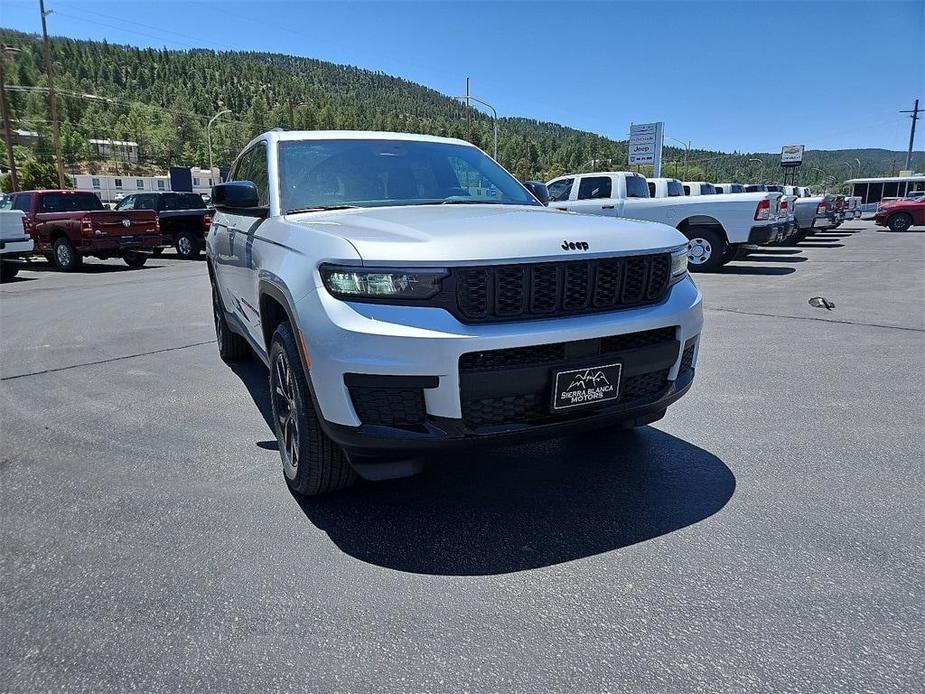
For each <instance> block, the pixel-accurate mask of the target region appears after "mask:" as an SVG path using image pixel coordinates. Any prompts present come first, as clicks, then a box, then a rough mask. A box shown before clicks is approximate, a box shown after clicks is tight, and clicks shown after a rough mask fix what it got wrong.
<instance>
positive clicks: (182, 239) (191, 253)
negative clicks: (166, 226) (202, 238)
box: [174, 231, 202, 260]
mask: <svg viewBox="0 0 925 694" xmlns="http://www.w3.org/2000/svg"><path fill="white" fill-rule="evenodd" d="M174 245H175V246H176V249H177V255H178V256H180V257H181V258H183V260H195V259H196V258H198V257H199V253H200V251H201V250H202V247H201V246H200V244H199V239H197V238H196V237H195V236H193V235H192V234H191V233H190V232H188V231H182V232H180V233H179V234H177V240H176V243H175V244H174Z"/></svg>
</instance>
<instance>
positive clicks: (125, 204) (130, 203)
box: [116, 195, 135, 210]
mask: <svg viewBox="0 0 925 694" xmlns="http://www.w3.org/2000/svg"><path fill="white" fill-rule="evenodd" d="M116 209H117V210H134V209H135V196H134V195H129V196H128V197H127V198H123V199H122V200H120V201H119V204H118V205H116Z"/></svg>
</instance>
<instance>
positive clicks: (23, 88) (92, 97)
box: [5, 84, 251, 125]
mask: <svg viewBox="0 0 925 694" xmlns="http://www.w3.org/2000/svg"><path fill="white" fill-rule="evenodd" d="M5 87H6V89H7V91H11V92H41V93H47V92H48V87H34V86H27V85H24V84H7V85H5ZM55 93H56V94H58V95H60V96H68V97H72V98H75V99H83V100H85V101H93V102H97V103H99V102H102V103H112V104H121V105H123V106H141V107H144V108H152V109H156V110H158V111H165V112H167V113H172V114H174V115H178V116H188V117H190V118H201V119H203V120H205V121H208V120H209V118H211V116H208V115H206V114H203V113H195V112H193V111H178V110H177V109H173V108H167V107H166V106H155V105H154V104H146V103H145V102H143V101H130V100H128V99H120V98H118V97H111V96H102V95H99V94H82V93H81V92H75V91H70V90H67V89H56V90H55ZM36 120H38V119H36ZM48 122H52V121H48ZM226 122H228V123H237V124H238V125H251V124H250V123H249V122H247V121H243V120H235V119H234V118H229V119H228V120H227V121H226Z"/></svg>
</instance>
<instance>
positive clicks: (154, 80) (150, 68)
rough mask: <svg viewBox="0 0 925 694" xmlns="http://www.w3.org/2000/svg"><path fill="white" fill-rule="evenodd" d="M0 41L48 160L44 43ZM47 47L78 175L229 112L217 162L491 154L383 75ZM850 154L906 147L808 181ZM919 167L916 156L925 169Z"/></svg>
mask: <svg viewBox="0 0 925 694" xmlns="http://www.w3.org/2000/svg"><path fill="white" fill-rule="evenodd" d="M0 41H2V42H3V43H5V44H8V45H11V46H14V47H16V48H19V49H20V50H21V52H19V53H14V54H11V55H9V56H8V57H7V59H6V71H7V73H6V83H7V84H8V85H10V87H9V92H8V99H9V101H10V105H11V113H12V118H13V119H14V123H13V126H14V127H15V128H19V129H24V130H31V131H36V132H38V133H39V134H40V140H39V142H38V144H37V145H35V146H34V147H33V148H32V150H31V151H30V150H27V149H26V148H17V156H18V157H22V158H28V157H30V156H35V157H37V158H39V159H47V158H48V157H50V155H51V153H52V152H53V148H52V144H51V135H50V133H51V128H50V120H49V118H50V116H49V111H48V98H47V92H46V91H45V90H44V88H45V87H46V79H45V69H44V62H43V59H42V50H41V40H40V38H39V37H37V36H35V35H31V34H24V33H20V32H14V31H10V30H5V29H0ZM53 52H54V67H55V75H56V88H57V89H58V90H60V93H61V97H60V99H59V108H60V121H61V135H62V145H63V151H64V157H65V160H66V162H67V166H68V168H69V169H71V170H75V171H76V170H77V169H80V168H90V169H91V170H97V169H104V168H112V167H113V164H112V163H107V162H100V161H94V155H93V152H92V150H91V148H90V145H89V143H88V139H90V138H99V139H117V140H132V141H135V142H138V143H139V144H140V154H141V162H140V165H139V167H137V168H139V169H141V170H145V171H153V170H164V169H165V167H167V166H169V165H199V166H206V165H207V163H208V153H207V145H206V123H207V122H208V120H209V118H210V117H211V116H212V115H213V114H215V113H216V112H218V111H219V110H221V109H229V110H230V111H231V114H229V115H226V116H223V117H222V118H221V119H220V120H219V121H218V122H217V124H216V125H214V126H213V128H212V148H213V159H214V162H215V164H216V165H223V164H227V163H229V162H230V161H231V159H232V158H233V157H234V155H235V154H236V153H237V152H238V151H239V149H240V148H241V146H242V145H243V144H244V143H245V142H246V141H247V140H248V139H250V138H251V137H252V136H253V135H255V134H257V133H259V132H261V131H263V130H267V129H269V128H273V127H284V128H299V129H302V128H305V129H312V128H344V129H368V130H395V131H407V132H422V133H431V134H437V135H449V136H454V137H461V138H468V139H469V140H471V141H472V142H474V143H476V144H478V145H480V146H481V147H483V148H484V149H486V150H487V151H489V152H490V151H491V146H492V123H491V119H490V118H489V117H487V116H485V115H484V114H481V113H479V112H478V111H475V110H472V111H470V112H469V117H470V121H471V126H469V127H468V129H467V122H466V108H465V107H464V106H463V105H462V104H460V103H459V102H457V101H455V100H453V99H451V98H448V97H446V96H444V95H442V94H440V93H438V92H436V91H434V90H432V89H428V88H427V87H424V86H421V85H419V84H415V83H413V82H409V81H407V80H403V79H401V78H397V77H391V76H388V75H385V74H382V73H377V72H371V71H368V70H363V69H359V68H355V67H349V66H343V65H334V64H332V63H326V62H323V61H320V60H314V59H310V58H298V57H293V56H287V55H280V54H273V53H251V52H221V51H212V50H192V51H176V50H157V49H141V48H134V47H131V46H117V45H111V44H108V43H105V42H95V41H82V40H74V39H67V38H58V37H55V38H54V39H53ZM499 130H500V137H499V148H498V155H499V159H500V161H501V163H502V164H504V166H506V167H507V168H508V169H510V170H511V171H512V172H514V173H515V174H516V175H517V176H519V177H522V178H540V179H544V180H545V179H548V178H550V177H552V176H554V175H558V174H560V173H564V172H567V171H578V170H590V169H592V168H616V169H621V168H626V143H625V142H617V141H614V140H611V139H608V138H605V137H602V136H599V135H596V134H594V133H589V132H582V131H578V130H574V129H572V128H568V127H565V126H562V125H558V124H555V123H544V122H539V121H535V120H529V119H524V118H502V119H500V121H499ZM855 157H859V158H860V159H861V162H862V168H861V171H862V173H864V174H869V175H876V174H889V172H890V165H891V164H890V162H891V161H895V163H896V166H897V167H901V166H902V163H903V158H902V155H901V154H900V153H894V152H888V151H886V150H862V151H861V152H860V153H858V152H855V151H853V150H844V151H839V152H811V153H810V154H809V156H808V158H807V159H808V161H807V164H808V165H807V166H804V167H803V168H804V174H805V175H804V176H803V180H804V181H806V182H815V181H817V180H819V179H820V178H821V177H822V176H823V174H822V173H820V172H814V171H812V169H811V168H810V167H812V166H819V167H820V168H822V169H824V170H825V174H826V175H828V176H830V177H833V178H837V179H839V180H843V179H844V178H847V177H848V174H849V171H850V167H851V166H854V167H855V168H854V170H855V171H857V166H856V164H855V162H854V158H855ZM756 158H759V159H761V160H762V161H761V162H760V163H759V162H756V161H755V159H756ZM608 160H609V161H608ZM683 160H684V152H683V150H679V149H675V148H667V150H666V153H665V161H666V165H665V174H666V175H678V176H682V175H683V176H684V177H685V178H688V179H701V178H706V179H708V180H717V181H719V180H745V179H749V180H753V179H763V180H772V179H777V178H779V169H778V168H777V155H776V154H763V155H762V154H745V153H735V154H723V153H719V152H710V151H705V150H692V151H691V152H690V153H689V154H688V167H687V171H686V172H685V171H684V168H683V166H682V164H681V162H682V161H683ZM750 160H751V161H750ZM922 161H923V155H922V154H919V155H918V163H917V165H916V166H917V168H918V169H919V170H921V168H922V167H923V163H922ZM672 162H673V163H672ZM120 166H121V167H122V168H123V169H124V168H125V164H121V165H120Z"/></svg>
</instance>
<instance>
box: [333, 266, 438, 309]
mask: <svg viewBox="0 0 925 694" xmlns="http://www.w3.org/2000/svg"><path fill="white" fill-rule="evenodd" d="M319 271H320V272H321V280H322V282H324V286H325V288H326V289H327V290H328V292H330V293H331V295H332V296H335V297H337V298H338V299H343V300H345V301H364V300H376V299H382V300H389V299H411V300H416V299H417V300H421V299H429V298H430V297H432V296H433V295H434V294H436V293H437V292H439V291H440V280H442V279H443V278H444V277H446V275H447V271H446V270H443V269H437V270H433V269H421V270H401V269H392V268H355V267H343V266H337V265H322V266H321V267H320V268H319Z"/></svg>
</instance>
